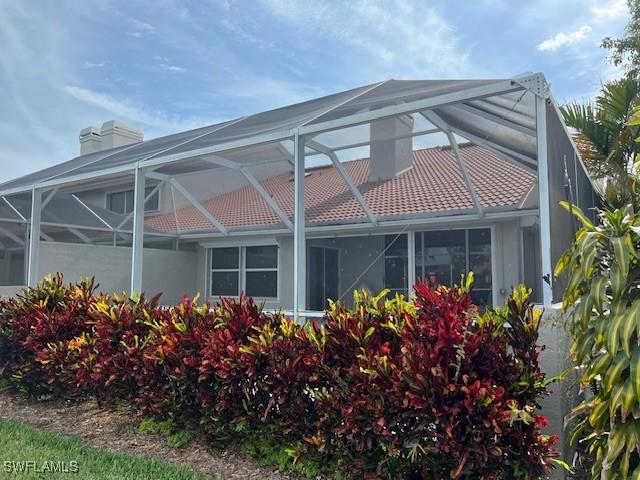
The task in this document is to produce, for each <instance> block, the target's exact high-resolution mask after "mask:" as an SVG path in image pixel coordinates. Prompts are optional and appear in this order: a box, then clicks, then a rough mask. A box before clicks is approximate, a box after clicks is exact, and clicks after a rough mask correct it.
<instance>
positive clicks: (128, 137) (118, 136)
mask: <svg viewBox="0 0 640 480" xmlns="http://www.w3.org/2000/svg"><path fill="white" fill-rule="evenodd" d="M101 134H102V149H103V150H106V149H108V148H114V147H122V146H124V145H130V144H132V143H138V142H141V141H142V138H143V135H142V130H140V129H139V128H137V127H134V126H132V125H127V124H126V123H124V122H120V121H118V120H111V121H108V122H104V123H103V124H102V131H101Z"/></svg>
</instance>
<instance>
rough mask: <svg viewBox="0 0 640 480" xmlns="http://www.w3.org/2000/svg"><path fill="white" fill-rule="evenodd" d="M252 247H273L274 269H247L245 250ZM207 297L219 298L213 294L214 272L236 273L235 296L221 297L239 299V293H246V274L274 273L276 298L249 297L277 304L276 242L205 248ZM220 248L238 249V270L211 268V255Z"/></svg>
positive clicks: (278, 280) (278, 258)
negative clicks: (274, 253) (236, 287)
mask: <svg viewBox="0 0 640 480" xmlns="http://www.w3.org/2000/svg"><path fill="white" fill-rule="evenodd" d="M252 247H275V249H276V255H277V258H276V266H275V267H267V268H260V267H247V248H252ZM206 248H207V255H206V257H207V272H208V273H207V285H206V290H207V297H208V298H212V299H215V298H219V297H220V295H219V294H216V293H214V292H213V273H214V272H238V290H237V294H236V295H222V296H223V297H229V298H239V296H240V292H244V293H245V295H249V294H248V293H247V272H275V273H276V296H275V297H257V296H253V295H251V296H252V297H253V298H255V299H257V300H260V301H265V302H270V303H271V302H279V301H280V245H278V243H277V242H265V243H254V242H251V243H247V244H241V245H239V244H233V245H227V244H221V245H215V246H207V247H206ZM220 248H236V249H238V268H217V269H214V268H213V253H212V251H213V250H214V249H220Z"/></svg>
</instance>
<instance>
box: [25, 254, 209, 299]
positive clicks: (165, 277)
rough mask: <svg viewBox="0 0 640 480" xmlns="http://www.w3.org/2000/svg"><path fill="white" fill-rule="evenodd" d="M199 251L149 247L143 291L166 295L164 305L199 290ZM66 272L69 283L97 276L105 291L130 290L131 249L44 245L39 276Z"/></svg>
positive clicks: (102, 289)
mask: <svg viewBox="0 0 640 480" xmlns="http://www.w3.org/2000/svg"><path fill="white" fill-rule="evenodd" d="M196 261H197V254H196V252H184V251H176V250H160V249H152V248H145V249H144V257H143V275H142V288H143V290H144V291H145V292H147V294H150V295H154V294H156V293H158V292H162V293H163V297H162V299H163V302H165V303H175V302H178V301H180V298H181V296H182V294H183V293H188V294H190V295H193V294H194V293H195V291H196V277H195V272H196ZM56 272H62V273H63V274H64V277H65V280H68V281H76V280H79V279H80V278H82V277H90V276H94V277H95V278H96V281H97V283H99V284H100V290H101V291H104V292H109V293H112V292H122V291H128V290H129V283H130V278H131V248H129V247H109V246H98V245H83V244H70V243H56V242H41V243H40V265H39V272H38V273H39V275H40V276H44V275H47V274H49V273H51V274H53V273H56Z"/></svg>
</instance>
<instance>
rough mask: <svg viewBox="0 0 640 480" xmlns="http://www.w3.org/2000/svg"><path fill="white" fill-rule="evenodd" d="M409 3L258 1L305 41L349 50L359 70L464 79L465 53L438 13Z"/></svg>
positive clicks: (376, 0) (374, 0)
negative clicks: (315, 40) (312, 38)
mask: <svg viewBox="0 0 640 480" xmlns="http://www.w3.org/2000/svg"><path fill="white" fill-rule="evenodd" d="M425 3H426V2H412V1H409V0H393V1H389V2H383V1H381V0H352V1H350V2H314V1H312V0H298V1H288V0H262V4H263V6H264V7H265V8H266V9H267V10H268V11H269V12H270V13H271V14H272V15H274V16H276V17H277V18H279V19H281V20H282V21H285V22H287V23H288V24H289V25H290V26H291V27H293V28H297V29H299V30H300V31H301V32H304V34H305V35H304V36H305V37H310V36H315V37H320V38H321V41H333V42H339V43H342V44H344V46H345V47H346V48H351V49H353V51H352V52H351V53H352V57H353V58H354V60H355V61H357V62H358V66H362V67H363V68H372V69H375V70H376V71H385V72H388V74H389V76H394V77H397V76H398V72H402V73H401V76H404V77H414V78H416V77H417V78H429V77H432V78H437V77H451V76H461V75H468V73H469V70H470V68H471V66H470V60H469V55H468V51H467V48H468V47H463V46H462V45H463V43H462V41H460V39H459V35H458V33H457V32H456V30H455V29H454V28H453V26H452V25H451V24H450V23H449V22H448V21H447V20H446V19H445V18H444V17H443V16H442V15H441V14H440V12H439V11H438V10H436V9H435V8H433V7H430V6H428V5H427V4H425Z"/></svg>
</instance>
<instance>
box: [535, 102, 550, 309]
mask: <svg viewBox="0 0 640 480" xmlns="http://www.w3.org/2000/svg"><path fill="white" fill-rule="evenodd" d="M546 105H547V99H546V98H544V97H541V96H538V95H536V133H537V151H538V155H537V157H538V194H539V195H538V196H539V198H540V201H539V203H540V250H541V252H540V258H541V259H542V275H543V276H544V277H545V278H548V279H549V283H547V282H546V281H543V282H542V300H543V304H544V306H545V307H550V306H551V304H552V303H553V289H552V286H551V285H550V283H552V282H553V266H552V265H551V205H550V203H551V202H550V198H549V165H548V160H549V159H548V157H547V106H546Z"/></svg>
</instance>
